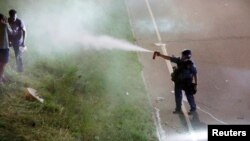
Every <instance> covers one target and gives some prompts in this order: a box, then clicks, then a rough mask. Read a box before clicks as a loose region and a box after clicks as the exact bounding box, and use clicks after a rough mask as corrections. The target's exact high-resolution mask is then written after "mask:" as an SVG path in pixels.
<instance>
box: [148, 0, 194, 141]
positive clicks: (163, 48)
mask: <svg viewBox="0 0 250 141" xmlns="http://www.w3.org/2000/svg"><path fill="white" fill-rule="evenodd" d="M145 2H146V5H147V9H148V12H149V14H150V17H151V20H152V22H153V25H154V28H155V32H156V35H157V39H158V41H159V42H160V43H161V42H162V38H161V35H160V32H159V29H158V26H157V24H156V20H155V17H154V14H153V12H152V9H151V6H150V4H149V2H148V0H145ZM161 49H162V51H163V53H164V54H166V55H168V53H167V49H166V47H165V46H161ZM166 64H167V66H168V70H169V72H170V73H171V72H173V69H172V65H171V63H170V61H167V60H166ZM182 110H183V113H184V117H185V120H186V122H187V125H188V129H189V132H190V134H191V136H192V139H193V141H196V140H197V139H196V137H195V135H194V130H193V127H192V125H191V122H190V120H189V118H188V115H187V110H186V107H185V106H184V105H183V106H182ZM158 122H159V121H158ZM158 124H161V123H158ZM160 137H161V138H162V137H164V135H160Z"/></svg>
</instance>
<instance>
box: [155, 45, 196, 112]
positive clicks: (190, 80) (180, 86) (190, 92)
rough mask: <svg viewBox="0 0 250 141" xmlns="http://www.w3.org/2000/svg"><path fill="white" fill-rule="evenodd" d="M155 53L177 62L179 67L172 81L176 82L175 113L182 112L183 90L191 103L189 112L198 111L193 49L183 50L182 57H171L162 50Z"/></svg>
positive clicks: (175, 70) (173, 74)
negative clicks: (195, 95)
mask: <svg viewBox="0 0 250 141" xmlns="http://www.w3.org/2000/svg"><path fill="white" fill-rule="evenodd" d="M154 54H155V55H154V56H159V57H161V58H163V59H167V60H170V61H171V62H173V63H176V64H177V68H175V69H174V72H173V73H172V74H171V76H172V81H174V84H175V86H174V87H175V88H174V90H175V103H176V108H175V111H174V112H173V113H174V114H178V113H181V112H182V111H181V105H182V90H183V91H185V94H186V97H187V100H188V103H189V105H190V111H189V113H188V114H193V113H194V112H196V103H195V99H194V94H195V93H196V91H197V70H196V67H195V65H194V63H193V61H192V60H191V56H192V53H191V50H188V49H185V50H183V51H182V53H181V57H174V56H173V57H171V56H167V55H163V54H161V53H160V52H155V53H154Z"/></svg>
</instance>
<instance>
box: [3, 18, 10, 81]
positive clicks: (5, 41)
mask: <svg viewBox="0 0 250 141" xmlns="http://www.w3.org/2000/svg"><path fill="white" fill-rule="evenodd" d="M11 32H12V31H11V29H10V27H9V25H8V23H7V19H6V18H5V16H4V15H3V14H1V13H0V84H3V81H4V80H5V78H4V76H3V73H4V68H5V66H6V64H7V63H8V61H9V39H8V33H11Z"/></svg>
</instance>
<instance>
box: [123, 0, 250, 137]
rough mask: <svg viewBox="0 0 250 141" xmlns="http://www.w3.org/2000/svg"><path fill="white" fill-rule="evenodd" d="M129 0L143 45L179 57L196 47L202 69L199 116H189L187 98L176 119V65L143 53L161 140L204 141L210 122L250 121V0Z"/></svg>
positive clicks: (128, 5) (140, 43) (138, 41)
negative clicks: (173, 79) (173, 71)
mask: <svg viewBox="0 0 250 141" xmlns="http://www.w3.org/2000/svg"><path fill="white" fill-rule="evenodd" d="M125 1H126V4H127V7H128V13H129V16H130V20H131V26H132V29H133V31H134V36H135V38H136V43H137V44H138V45H139V46H141V47H144V48H146V49H149V50H153V51H154V50H157V51H160V52H162V53H166V52H165V50H166V51H167V53H168V55H175V56H179V55H180V52H181V51H182V50H183V49H191V50H192V51H193V60H194V62H195V63H196V66H197V69H198V76H199V79H198V93H197V94H196V95H195V98H196V102H197V106H198V113H197V114H195V115H192V116H190V115H187V111H188V110H189V105H188V104H187V101H186V100H185V99H184V101H183V107H182V109H183V111H184V114H181V115H175V114H172V111H173V110H174V108H175V102H174V95H173V83H172V82H171V81H170V71H171V69H170V68H171V65H170V64H169V62H166V61H165V60H163V59H161V58H157V59H156V60H152V54H151V53H139V58H140V61H141V63H142V64H143V67H144V68H143V77H144V80H145V85H146V86H147V91H148V94H149V97H150V100H151V103H152V106H153V109H154V118H155V123H156V125H157V134H158V137H159V140H162V141H172V140H174V141H175V140H176V141H178V140H180V141H185V140H187V141H188V140H204V141H205V140H207V138H206V136H207V134H206V130H207V125H209V124H248V123H249V122H250V85H249V84H250V59H249V56H250V14H249V13H250V1H249V0H125ZM159 42H161V43H164V44H166V45H165V46H164V44H160V45H159V44H155V43H159ZM167 64H168V65H167Z"/></svg>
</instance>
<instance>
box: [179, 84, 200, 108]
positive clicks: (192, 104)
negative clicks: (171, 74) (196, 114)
mask: <svg viewBox="0 0 250 141" xmlns="http://www.w3.org/2000/svg"><path fill="white" fill-rule="evenodd" d="M182 90H184V91H185V94H186V97H187V100H188V103H189V105H190V110H191V111H195V110H196V104H195V99H194V95H193V94H192V92H191V91H190V90H187V89H184V86H183V85H182V84H176V83H175V103H176V109H175V110H178V111H180V110H181V105H182Z"/></svg>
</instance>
